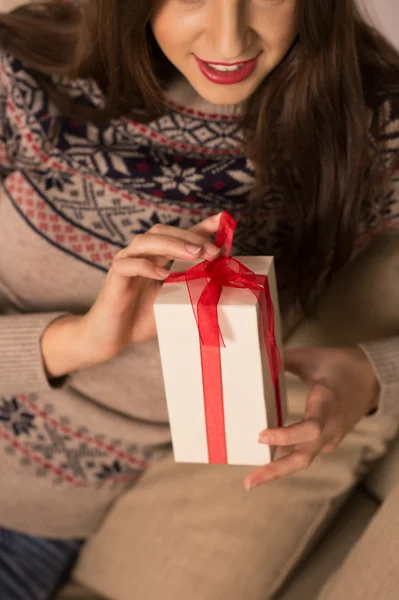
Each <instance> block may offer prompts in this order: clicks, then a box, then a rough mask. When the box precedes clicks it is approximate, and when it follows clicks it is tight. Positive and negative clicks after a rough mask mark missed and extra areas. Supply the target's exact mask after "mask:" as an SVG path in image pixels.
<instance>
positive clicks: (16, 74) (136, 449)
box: [0, 0, 399, 600]
mask: <svg viewBox="0 0 399 600" xmlns="http://www.w3.org/2000/svg"><path fill="white" fill-rule="evenodd" d="M0 43H1V45H2V47H3V53H2V55H1V63H2V78H1V84H2V89H1V100H2V109H3V110H2V118H1V124H0V127H1V129H0V140H1V146H0V148H1V170H2V177H3V194H2V197H1V202H0V212H1V218H0V244H1V252H0V283H1V288H0V289H1V296H0V302H1V309H2V313H3V316H2V317H1V319H0V328H1V334H0V348H1V351H0V361H1V366H2V369H1V376H0V377H1V379H0V389H1V397H2V401H1V402H2V404H1V405H0V437H1V440H2V442H1V443H2V448H3V453H2V463H1V464H2V467H1V469H2V471H1V473H2V481H7V485H2V486H1V491H0V508H1V523H2V525H3V527H4V528H5V529H4V530H2V531H1V534H0V535H1V538H0V539H2V540H3V543H2V548H3V550H2V552H1V557H0V583H1V586H2V588H1V589H2V590H6V592H5V595H4V592H3V595H2V597H3V598H4V599H5V600H11V599H14V598H21V599H22V598H23V600H27V599H28V598H48V597H49V596H50V594H51V593H52V592H53V591H54V589H55V588H56V587H57V585H59V582H60V579H61V578H62V577H64V576H65V574H66V573H67V572H68V569H70V567H71V563H72V562H73V560H74V558H75V556H76V555H77V553H78V551H79V547H80V543H81V540H83V539H85V538H87V537H88V536H90V535H91V534H92V533H93V532H94V531H95V530H96V529H97V527H98V525H99V524H100V522H101V521H102V520H103V517H104V515H105V512H106V510H107V509H108V507H109V506H110V504H111V503H112V502H113V501H114V500H115V499H116V498H118V497H119V496H120V495H121V494H123V492H124V491H125V490H126V489H127V487H128V486H131V484H132V482H134V480H135V479H137V478H138V477H139V475H140V473H141V472H142V471H143V470H144V469H145V468H146V466H147V464H148V463H149V461H151V460H152V459H154V458H155V457H156V456H157V455H158V454H160V453H163V451H164V449H165V447H167V446H168V444H169V432H168V426H167V414H166V409H165V404H164V400H163V393H162V382H161V380H160V378H159V377H156V378H155V377H153V376H152V373H153V372H154V368H156V367H157V364H158V358H157V353H156V344H155V343H154V342H153V338H154V336H155V327H154V320H153V312H152V303H153V300H154V298H155V297H156V294H157V292H158V290H159V287H160V285H161V282H162V281H163V280H164V279H165V277H166V276H167V270H165V267H166V265H167V263H168V261H169V260H170V259H174V258H186V259H189V258H192V257H197V258H198V257H201V258H204V259H206V258H209V259H210V258H214V257H215V256H217V253H218V249H217V248H216V247H215V246H214V245H213V244H212V241H211V236H212V235H213V234H214V233H215V232H216V230H217V227H218V222H219V216H218V215H219V214H220V212H221V211H223V210H225V209H227V210H229V211H230V212H232V213H234V215H236V216H237V217H238V218H239V221H240V227H239V231H238V233H237V237H236V240H235V243H236V248H235V249H236V252H237V253H238V254H250V253H253V254H261V253H262V254H273V255H274V256H275V257H276V261H277V270H278V276H279V287H280V296H281V301H282V306H283V309H284V311H285V313H286V314H288V313H290V314H292V313H293V312H295V314H296V317H297V316H298V314H299V305H301V306H302V308H304V309H305V310H307V311H311V308H312V304H313V301H314V300H315V298H316V297H318V296H319V295H320V294H321V293H322V292H323V291H324V290H325V289H326V287H327V286H328V285H329V283H330V280H331V278H332V276H333V275H334V273H336V272H337V271H338V270H339V269H340V268H341V267H342V266H343V265H344V264H346V263H347V262H348V260H349V259H350V258H351V256H352V255H353V254H354V248H355V247H357V248H359V247H361V246H363V245H364V244H365V243H366V242H367V240H369V239H371V237H373V236H374V235H375V234H377V233H380V232H381V233H382V232H383V231H384V230H388V229H393V228H394V227H395V225H398V204H399V192H398V185H397V176H396V179H395V172H396V170H397V168H398V167H399V155H398V149H399V133H397V132H395V129H394V126H393V125H394V123H395V120H397V119H398V118H399V89H398V86H397V83H396V82H397V76H398V71H399V57H398V55H397V53H396V52H395V50H394V49H393V48H392V47H391V46H390V45H389V44H388V43H387V42H386V41H385V40H384V39H383V38H382V37H381V36H379V35H378V34H376V33H375V32H373V31H372V30H371V29H370V28H369V27H368V26H367V25H366V24H365V23H364V22H363V21H362V19H361V18H360V16H359V14H358V12H357V10H356V8H355V6H354V3H353V1H352V0H336V1H334V2H330V1H326V0H159V1H157V0H135V2H132V1H126V2H121V1H120V0H119V1H118V0H97V1H94V0H93V1H91V0H87V1H86V2H85V3H84V8H82V6H81V4H80V3H74V2H72V3H63V2H49V3H45V2H39V3H34V4H33V5H32V6H23V7H21V8H19V9H17V10H15V11H14V12H13V13H12V14H10V15H2V16H1V18H0ZM215 215H216V216H215ZM294 321H295V319H291V324H292V323H293V322H294ZM287 327H288V325H287ZM398 345H399V341H398V340H397V339H390V340H383V341H381V343H380V344H373V345H370V346H366V347H364V348H363V349H360V348H356V347H353V348H346V349H344V348H342V349H331V350H329V349H324V350H318V349H306V350H298V351H291V352H290V353H288V354H287V361H286V367H287V369H288V370H290V371H292V372H294V373H297V374H299V375H300V376H301V377H303V378H304V379H306V380H308V381H310V382H312V384H313V385H312V389H311V392H310V395H309V398H308V402H307V410H306V413H305V416H304V420H303V421H302V422H301V423H299V424H296V425H293V426H290V427H287V428H285V429H281V430H274V431H267V432H263V434H262V436H261V441H262V442H264V443H267V444H271V445H276V446H281V447H282V448H283V449H284V448H285V447H287V446H288V447H293V450H292V452H291V453H289V454H288V455H285V456H283V457H282V458H280V459H279V460H278V461H276V462H274V463H273V464H272V465H268V466H267V467H265V468H262V469H259V470H258V471H256V472H254V473H252V474H250V475H249V476H247V478H246V479H245V486H246V488H247V489H252V488H254V487H256V486H258V485H260V484H262V483H267V482H269V481H271V480H273V479H279V478H284V477H286V476H287V475H291V474H294V473H296V472H297V471H299V470H301V469H304V468H306V467H308V466H309V465H310V464H311V463H312V461H313V460H314V458H315V457H316V456H317V455H319V454H320V453H321V452H330V451H332V450H334V449H335V448H337V446H338V445H339V443H340V441H341V440H342V438H343V437H344V436H345V435H346V434H347V433H348V432H349V431H350V430H351V429H352V428H353V427H354V426H355V425H356V423H357V422H358V421H359V420H360V419H361V418H362V417H363V416H364V415H366V414H368V413H369V412H370V411H375V410H376V409H379V410H380V411H385V412H387V411H391V413H392V419H395V420H397V419H398V416H399V409H398V405H397V402H396V398H395V395H396V392H395V390H397V389H398V380H399V372H398V370H396V371H395V372H394V373H393V374H392V370H391V372H390V373H389V374H386V373H385V374H384V368H383V367H382V366H381V364H384V361H389V360H390V359H392V362H393V363H395V357H396V356H397V353H398ZM381 357H382V358H383V360H382V358H381ZM157 373H158V371H157ZM384 375H385V376H384ZM349 400H350V402H349ZM25 482H26V484H27V486H25ZM27 489H29V492H28V493H27V494H24V492H25V490H27ZM17 532H19V533H17ZM48 538H52V540H50V539H48ZM5 548H7V552H5ZM50 556H51V562H47V559H46V558H45V557H50ZM32 557H35V558H32ZM133 592H134V582H133V581H132V593H133ZM182 597H185V598H189V596H188V593H185V591H184V590H183V592H182ZM208 598H209V596H208Z"/></svg>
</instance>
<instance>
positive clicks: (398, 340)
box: [359, 337, 399, 419]
mask: <svg viewBox="0 0 399 600" xmlns="http://www.w3.org/2000/svg"><path fill="white" fill-rule="evenodd" d="M359 348H361V349H362V350H363V352H364V353H365V355H366V356H367V358H368V359H369V361H370V362H371V364H372V365H373V368H374V371H375V374H376V376H377V379H378V382H379V384H380V386H381V393H380V398H379V405H378V409H377V414H379V415H386V416H391V417H394V418H398V419H399V337H395V338H389V339H386V340H381V341H373V342H367V343H364V344H359Z"/></svg>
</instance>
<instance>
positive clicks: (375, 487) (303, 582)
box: [56, 440, 399, 600]
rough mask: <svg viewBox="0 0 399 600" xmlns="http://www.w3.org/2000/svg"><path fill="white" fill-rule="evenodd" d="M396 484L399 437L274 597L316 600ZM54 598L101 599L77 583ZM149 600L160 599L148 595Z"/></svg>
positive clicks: (398, 467) (398, 463) (398, 479)
mask: <svg viewBox="0 0 399 600" xmlns="http://www.w3.org/2000/svg"><path fill="white" fill-rule="evenodd" d="M398 483H399V440H398V441H397V442H396V443H395V444H394V445H393V447H392V449H391V450H390V452H389V453H388V454H387V455H386V456H385V457H384V458H383V459H382V460H381V461H380V462H379V463H378V464H376V465H375V466H374V468H373V469H372V471H371V473H370V475H369V476H368V477H367V478H366V480H365V481H364V482H363V483H362V484H361V485H359V486H358V487H357V489H356V490H355V491H354V493H353V495H352V496H351V497H350V498H349V500H348V501H347V503H346V505H345V507H344V509H343V511H342V512H341V513H340V515H339V516H338V518H336V519H335V520H334V521H333V523H332V524H331V525H330V527H329V529H328V531H327V532H326V534H325V535H324V536H323V538H322V539H321V540H320V542H319V543H318V544H317V546H316V547H315V548H314V549H313V550H312V552H311V554H310V555H309V556H308V557H307V558H306V559H305V560H304V562H303V563H302V564H301V565H300V566H299V567H298V568H297V570H296V572H294V574H293V576H292V578H291V579H290V580H289V581H288V583H287V584H286V585H285V586H284V588H283V589H282V591H281V593H280V594H279V595H278V597H277V600H315V599H316V598H317V594H318V591H319V590H320V589H321V587H322V586H323V584H324V583H325V581H326V579H328V577H329V575H331V574H332V573H333V572H334V570H335V569H336V568H337V567H338V566H339V564H340V563H341V562H342V561H343V559H344V558H345V556H346V555H347V554H348V552H349V550H350V549H351V547H352V546H353V545H354V544H355V542H356V541H357V540H358V538H359V537H360V536H361V534H362V533H363V531H364V530H365V528H366V527H367V524H368V523H369V522H370V520H371V519H372V517H373V515H374V514H375V513H376V511H377V510H378V507H379V505H380V503H381V502H382V501H383V500H384V499H385V498H386V497H387V495H388V493H389V492H390V490H392V489H393V487H394V486H395V484H398ZM56 600H102V599H101V598H100V597H99V596H97V595H95V594H93V593H92V592H90V591H89V590H86V589H84V588H83V587H81V586H80V585H78V584H75V583H70V584H69V585H68V586H66V587H65V588H64V590H63V591H62V592H60V594H59V595H58V596H57V599H56ZM111 600H112V599H111ZM132 600H133V599H132ZM148 600H160V599H158V598H149V599H148ZM243 600H244V599H243ZM337 600H341V599H337ZM342 600H346V599H342ZM392 600H394V599H392Z"/></svg>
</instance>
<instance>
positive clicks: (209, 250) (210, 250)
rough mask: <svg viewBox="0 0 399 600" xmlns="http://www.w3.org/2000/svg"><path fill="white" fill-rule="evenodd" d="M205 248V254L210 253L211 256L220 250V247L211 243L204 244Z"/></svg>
mask: <svg viewBox="0 0 399 600" xmlns="http://www.w3.org/2000/svg"><path fill="white" fill-rule="evenodd" d="M205 250H206V252H207V254H210V255H211V256H216V254H219V252H220V248H218V247H217V246H214V245H213V244H205Z"/></svg>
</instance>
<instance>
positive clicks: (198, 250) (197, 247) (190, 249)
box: [186, 244, 201, 254]
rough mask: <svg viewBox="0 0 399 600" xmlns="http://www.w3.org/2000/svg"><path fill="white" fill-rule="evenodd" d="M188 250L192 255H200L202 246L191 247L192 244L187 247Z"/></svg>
mask: <svg viewBox="0 0 399 600" xmlns="http://www.w3.org/2000/svg"><path fill="white" fill-rule="evenodd" d="M186 250H187V251H188V252H190V254H198V253H199V252H200V251H201V248H200V246H191V245H190V244H188V245H187V246H186Z"/></svg>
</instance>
